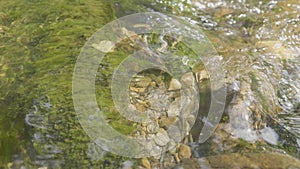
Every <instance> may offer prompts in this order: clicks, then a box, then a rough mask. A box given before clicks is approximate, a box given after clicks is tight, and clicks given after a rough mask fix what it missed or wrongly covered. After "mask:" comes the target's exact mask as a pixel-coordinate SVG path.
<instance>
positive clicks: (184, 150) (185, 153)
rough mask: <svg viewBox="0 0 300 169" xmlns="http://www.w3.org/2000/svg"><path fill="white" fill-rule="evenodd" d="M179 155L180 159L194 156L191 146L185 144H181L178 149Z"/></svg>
mask: <svg viewBox="0 0 300 169" xmlns="http://www.w3.org/2000/svg"><path fill="white" fill-rule="evenodd" d="M178 156H179V158H180V159H186V158H191V156H192V151H191V148H190V147H189V146H187V145H185V144H181V145H180V147H179V150H178Z"/></svg>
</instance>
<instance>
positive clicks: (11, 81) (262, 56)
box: [0, 0, 300, 168]
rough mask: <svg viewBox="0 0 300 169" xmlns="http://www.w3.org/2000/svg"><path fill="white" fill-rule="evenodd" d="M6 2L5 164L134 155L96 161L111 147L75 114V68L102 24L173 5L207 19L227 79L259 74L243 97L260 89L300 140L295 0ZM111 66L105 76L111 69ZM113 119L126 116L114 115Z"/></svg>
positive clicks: (1, 74)
mask: <svg viewBox="0 0 300 169" xmlns="http://www.w3.org/2000/svg"><path fill="white" fill-rule="evenodd" d="M132 4H135V5H132ZM0 6H1V7H0V9H1V12H0V37H1V39H0V89H1V90H0V99H1V100H0V107H1V109H0V114H1V115H0V122H1V123H0V128H1V131H0V143H1V144H0V150H1V153H0V166H1V165H2V166H5V167H7V166H8V165H9V166H10V165H13V166H14V167H15V168H20V166H35V165H38V166H52V167H59V166H60V167H61V166H62V167H63V168H72V167H78V166H81V167H84V166H102V167H105V166H106V167H109V166H110V167H112V166H114V165H116V166H120V165H121V162H123V161H126V160H127V159H126V158H125V159H124V158H121V157H117V156H114V155H110V154H109V155H107V156H106V157H105V159H104V160H102V161H101V160H100V161H97V160H91V158H92V157H91V156H89V154H93V152H97V151H98V153H100V154H101V155H103V154H104V153H102V151H101V150H97V149H94V148H93V146H91V143H90V140H89V138H88V137H87V136H86V135H85V133H84V132H83V131H82V129H81V127H80V125H79V123H78V122H77V118H76V113H75V112H74V109H73V107H72V99H71V75H72V71H73V66H74V64H75V61H76V58H77V56H78V54H79V51H80V49H81V47H82V46H83V44H84V43H85V42H86V40H87V39H88V38H89V37H90V36H91V35H92V34H93V33H94V32H95V31H96V30H98V29H99V28H101V26H103V25H104V24H106V23H108V22H109V21H111V20H113V19H116V18H118V17H121V16H125V15H127V14H132V13H135V12H145V11H158V12H164V13H169V14H175V15H178V16H180V17H183V18H185V19H187V20H190V22H192V23H196V24H197V25H200V26H201V27H202V28H203V29H204V30H205V33H206V34H207V36H208V37H209V38H210V40H211V42H212V43H213V44H214V46H215V48H216V49H217V50H218V52H219V55H220V58H221V59H222V64H223V66H224V68H225V70H226V71H227V72H226V74H227V76H228V77H230V78H228V83H232V84H235V85H236V86H237V88H240V86H239V85H240V81H242V80H245V79H246V80H245V81H247V80H248V81H253V82H255V85H252V86H251V85H250V88H251V92H250V93H247V94H245V95H247V96H248V97H247V98H245V100H244V101H245V102H247V101H250V100H251V99H253V98H254V100H255V101H256V102H257V103H258V104H257V108H258V109H261V110H263V111H262V112H263V113H265V114H269V115H270V116H271V117H272V118H273V119H275V120H276V121H277V122H278V123H279V124H280V125H281V126H283V127H284V128H285V129H286V130H287V131H288V132H289V133H291V134H293V135H292V137H293V138H295V139H296V140H297V143H298V144H299V142H300V141H298V139H299V138H300V131H299V118H300V116H299V102H300V101H299V100H300V86H299V85H300V82H299V79H300V78H299V72H300V66H299V65H300V60H299V51H300V46H299V44H300V37H299V34H300V28H299V20H300V16H299V13H300V4H299V2H297V1H293V0H287V1H230V2H228V1H226V2H225V1H224V2H219V1H201V0H199V1H192V0H191V1H185V2H181V1H179V0H178V1H158V0H157V1H155V2H150V1H143V2H142V1H134V0H132V1H110V2H108V1H99V2H98V1H97V2H96V1H86V2H80V1H72V2H71V1H68V2H62V1H53V2H51V3H50V2H46V1H28V2H23V1H20V2H18V1H14V2H8V1H1V2H0ZM99 18H100V19H99ZM103 67H104V71H106V70H107V72H104V74H103V76H101V78H103V80H102V81H101V83H104V84H105V82H107V81H109V80H108V79H109V77H110V74H109V71H111V68H110V67H105V65H103ZM105 73H106V74H105ZM249 79H250V80H249ZM253 79H255V80H253ZM246 84H247V83H246ZM249 84H250V82H249ZM242 85H243V86H245V84H242ZM101 92H102V93H103V91H101ZM103 95H104V97H106V94H105V93H104V94H103ZM261 95H262V96H264V97H260V96H261ZM102 102H103V104H107V105H109V104H111V101H109V100H103V101H102ZM260 106H261V107H260ZM248 116H249V113H245V112H244V113H239V114H238V115H236V116H235V117H237V119H247V117H248ZM111 118H112V119H113V120H117V121H118V120H119V119H114V114H112V115H111ZM119 123H126V122H124V120H121V122H117V123H114V125H115V127H116V128H118V125H119ZM231 124H235V123H234V122H233V121H231ZM245 124H246V125H245V129H246V130H248V129H250V130H251V131H252V130H254V129H253V128H252V127H251V125H249V124H248V123H245ZM237 125H240V124H239V123H237ZM277 126H278V125H277ZM45 127H46V128H45ZM119 128H121V127H119ZM258 128H259V127H258ZM129 129H130V127H129ZM129 129H127V128H126V129H124V132H126V131H127V130H129ZM236 135H237V136H240V137H242V138H244V139H246V140H247V139H249V138H250V137H252V136H251V135H246V136H242V135H240V133H239V132H238V131H237V132H236ZM283 135H284V134H283ZM287 135H288V134H287ZM282 137H284V136H282ZM289 144H291V145H290V147H292V148H295V147H297V145H293V144H294V143H289ZM298 146H299V145H298Z"/></svg>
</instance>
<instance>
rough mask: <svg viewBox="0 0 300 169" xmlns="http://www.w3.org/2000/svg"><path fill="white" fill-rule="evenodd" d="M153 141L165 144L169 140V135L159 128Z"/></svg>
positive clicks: (161, 144)
mask: <svg viewBox="0 0 300 169" xmlns="http://www.w3.org/2000/svg"><path fill="white" fill-rule="evenodd" d="M154 141H155V143H156V144H157V145H159V146H165V145H166V144H168V142H170V137H169V135H168V133H167V132H166V131H165V130H164V129H162V128H160V129H159V131H158V132H157V134H156V136H155V138H154Z"/></svg>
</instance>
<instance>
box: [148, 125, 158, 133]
mask: <svg viewBox="0 0 300 169" xmlns="http://www.w3.org/2000/svg"><path fill="white" fill-rule="evenodd" d="M158 129H159V125H158V123H156V122H152V123H150V124H148V126H147V132H148V133H150V134H152V133H156V132H157V131H158Z"/></svg>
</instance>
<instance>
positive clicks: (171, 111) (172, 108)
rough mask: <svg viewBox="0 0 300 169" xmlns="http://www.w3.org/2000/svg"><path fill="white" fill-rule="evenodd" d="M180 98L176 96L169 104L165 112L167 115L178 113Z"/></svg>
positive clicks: (176, 114)
mask: <svg viewBox="0 0 300 169" xmlns="http://www.w3.org/2000/svg"><path fill="white" fill-rule="evenodd" d="M180 100H181V99H180V98H176V99H175V100H174V101H173V102H172V104H171V105H170V107H169V109H168V111H167V114H168V117H172V116H178V115H179V113H180V104H181V103H180Z"/></svg>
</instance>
